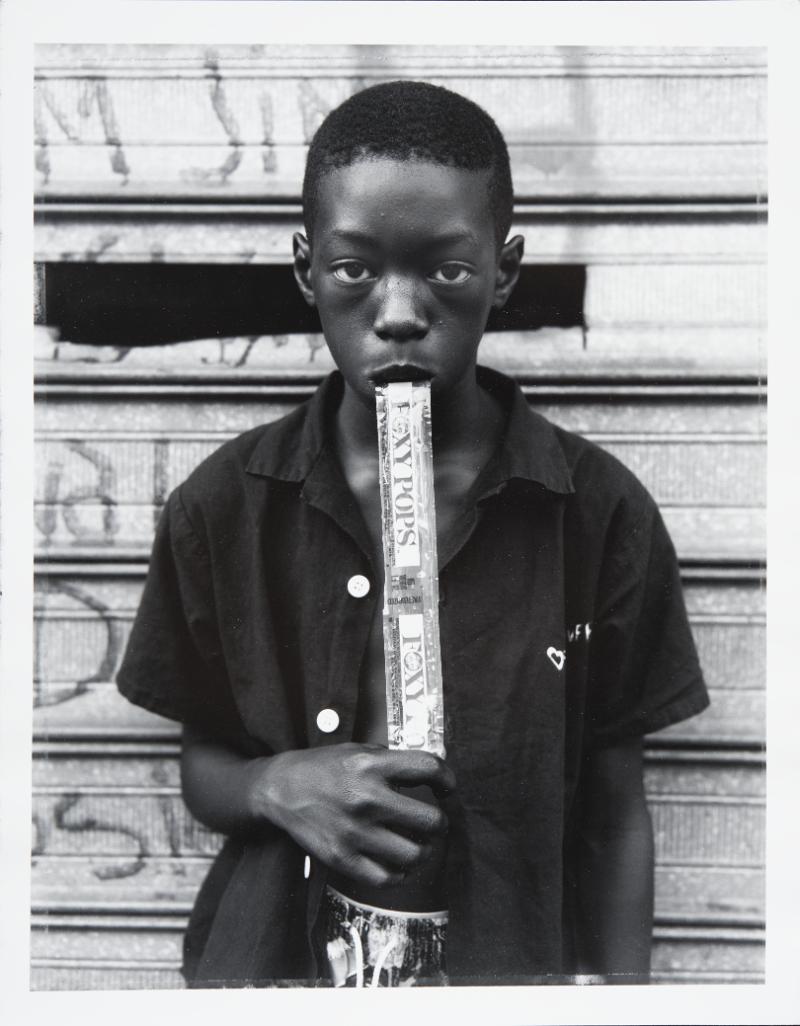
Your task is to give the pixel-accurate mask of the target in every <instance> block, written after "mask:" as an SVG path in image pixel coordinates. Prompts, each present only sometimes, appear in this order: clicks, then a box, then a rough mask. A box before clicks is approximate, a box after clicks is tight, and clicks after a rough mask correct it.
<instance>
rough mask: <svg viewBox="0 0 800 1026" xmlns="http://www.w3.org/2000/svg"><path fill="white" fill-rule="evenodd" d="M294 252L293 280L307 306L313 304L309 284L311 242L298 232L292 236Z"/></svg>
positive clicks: (313, 300)
mask: <svg viewBox="0 0 800 1026" xmlns="http://www.w3.org/2000/svg"><path fill="white" fill-rule="evenodd" d="M292 249H293V252H294V280H295V281H296V282H297V286H298V288H299V289H300V291H301V292H302V294H303V299H305V301H306V302H307V303H308V305H309V306H314V305H315V303H316V300H315V299H314V289H313V287H312V285H311V243H310V242H309V241H308V239H307V238H306V237H305V235H301V234H300V232H295V233H294V235H293V236H292Z"/></svg>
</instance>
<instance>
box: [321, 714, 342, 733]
mask: <svg viewBox="0 0 800 1026" xmlns="http://www.w3.org/2000/svg"><path fill="white" fill-rule="evenodd" d="M317 726H318V727H319V729H320V730H321V731H322V733H323V734H332V733H333V732H334V730H336V728H337V727H338V726H339V714H338V713H337V712H336V710H335V709H322V710H321V712H320V713H319V715H318V716H317Z"/></svg>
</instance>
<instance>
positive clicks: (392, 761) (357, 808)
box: [248, 742, 455, 887]
mask: <svg viewBox="0 0 800 1026" xmlns="http://www.w3.org/2000/svg"><path fill="white" fill-rule="evenodd" d="M252 770H253V773H252V777H251V786H250V788H249V795H248V804H249V805H250V808H251V810H252V813H253V814H254V815H256V816H261V817H265V818H267V819H269V820H271V821H272V822H273V823H275V824H276V825H277V826H279V827H281V828H282V829H283V830H285V831H286V832H287V833H289V834H290V835H291V836H292V837H293V838H294V840H295V841H296V842H297V843H298V844H299V845H300V846H301V847H302V848H303V849H305V851H307V852H309V853H310V854H312V855H313V856H315V857H316V858H317V859H319V860H320V862H323V863H324V864H325V865H326V866H328V867H329V868H331V869H333V870H335V871H336V872H338V873H341V874H343V875H345V876H348V877H350V878H351V879H352V880H355V881H358V882H359V883H363V884H370V885H372V886H379V887H380V886H384V885H387V884H396V883H400V882H401V881H402V880H403V877H404V874H405V871H406V870H408V869H410V868H411V867H412V866H414V865H417V864H418V863H420V862H422V861H424V860H425V858H426V857H427V856H428V855H429V853H430V849H429V846H428V845H427V844H426V841H427V840H428V839H429V838H430V837H431V836H432V835H434V834H437V833H440V832H443V831H444V830H445V829H446V827H447V819H446V817H445V815H444V813H443V812H442V810H441V809H440V808H439V807H438V806H436V805H430V804H428V803H427V802H423V801H419V800H417V799H415V798H411V797H409V796H407V795H404V794H401V793H399V792H398V790H397V788H396V786H395V785H398V784H403V785H407V786H414V785H419V784H427V785H428V786H429V787H430V788H431V789H432V790H433V792H434V793H435V794H436V795H437V796H439V797H442V796H444V795H445V794H447V793H448V792H450V791H452V790H453V788H454V787H455V778H454V776H453V772H452V770H451V769H450V768H449V767H448V766H447V765H446V764H445V763H444V762H443V761H442V760H441V759H439V758H438V757H437V756H435V755H431V754H430V753H429V752H410V751H390V750H388V749H386V748H382V747H381V746H379V745H362V744H355V743H352V742H349V743H347V744H341V745H327V746H325V747H324V748H315V749H310V750H303V751H293V752H283V753H281V754H280V755H275V756H272V757H271V758H270V759H268V760H264V761H263V762H261V760H256V763H255V764H253V766H252Z"/></svg>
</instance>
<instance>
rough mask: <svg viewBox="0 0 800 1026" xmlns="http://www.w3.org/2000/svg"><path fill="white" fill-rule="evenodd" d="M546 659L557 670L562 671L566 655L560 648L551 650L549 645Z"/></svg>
mask: <svg viewBox="0 0 800 1026" xmlns="http://www.w3.org/2000/svg"><path fill="white" fill-rule="evenodd" d="M547 658H548V659H549V660H550V662H551V663H552V664H553V666H555V668H556V669H557V670H563V669H564V663H565V662H566V660H567V654H566V652H562V651H561V649H560V648H553V646H552V645H551V646H550V648H548V650H547Z"/></svg>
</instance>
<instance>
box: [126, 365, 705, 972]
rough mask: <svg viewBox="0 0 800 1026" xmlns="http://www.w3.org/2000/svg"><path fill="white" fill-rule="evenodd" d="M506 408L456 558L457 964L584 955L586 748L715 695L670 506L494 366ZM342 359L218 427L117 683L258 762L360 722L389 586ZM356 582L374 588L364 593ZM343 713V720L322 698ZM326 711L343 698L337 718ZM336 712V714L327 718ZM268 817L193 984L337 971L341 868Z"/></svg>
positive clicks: (340, 735) (533, 965)
mask: <svg viewBox="0 0 800 1026" xmlns="http://www.w3.org/2000/svg"><path fill="white" fill-rule="evenodd" d="M478 374H479V382H480V384H481V385H482V387H484V388H486V389H488V390H489V391H491V392H492V394H493V395H495V396H496V397H497V399H498V400H499V401H500V402H501V403H502V404H503V406H504V408H505V409H506V411H507V423H506V429H505V433H504V435H503V438H502V441H501V443H500V444H499V446H498V448H497V450H496V452H495V454H494V456H493V457H492V458H491V459H490V461H489V463H488V464H487V466H486V467H485V468H484V470H483V471H482V473H481V474H480V475H479V478H478V480H477V481H476V483H475V486H474V487H473V490H472V493H471V496H470V497H469V501H468V502H467V503H466V504H465V508H464V512H463V516H462V517H461V520H460V521H459V522H458V524H457V525H456V528H455V529H454V531H453V534H452V537H451V538H450V539H448V543H447V545H446V546H445V547H444V550H443V551H440V553H439V559H440V600H441V608H440V629H441V644H442V664H443V674H444V702H445V744H446V748H447V761H448V763H449V764H450V765H451V766H452V768H453V770H454V773H455V777H456V780H457V782H458V787H457V791H456V793H455V794H454V795H453V796H451V797H450V798H448V799H447V800H446V804H445V809H446V812H447V815H448V821H449V832H448V845H447V857H446V878H447V892H448V906H449V927H448V950H447V964H448V973H449V976H450V979H451V980H452V981H453V982H455V983H457V982H460V981H464V982H465V981H480V982H500V983H503V982H521V981H533V980H537V979H546V978H554V979H556V978H558V976H559V974H562V973H566V972H569V971H571V970H572V968H573V967H572V965H571V958H572V953H573V952H574V949H575V929H576V925H575V917H574V916H573V915H572V911H571V904H572V899H571V894H572V888H571V884H570V865H571V862H570V860H571V851H572V847H571V838H572V835H573V831H574V826H575V823H576V810H577V809H578V807H579V805H580V798H581V785H582V778H581V771H582V767H583V765H584V764H585V757H586V755H587V753H588V752H590V751H591V750H592V749H593V748H597V747H600V746H609V745H614V744H616V743H619V742H622V741H624V740H626V739H630V738H632V737H636V736H640V735H643V734H645V733H649V732H651V731H655V730H658V729H660V728H662V727H666V726H667V725H669V724H671V723H673V722H676V721H678V720H681V719H683V718H685V717H688V716H691V715H693V714H695V713H697V712H699V711H700V710H702V709H703V708H704V707H705V706H706V705H707V704H708V697H707V694H706V689H705V686H704V684H703V680H702V675H701V671H700V668H699V665H698V660H697V655H696V651H695V647H694V643H693V641H692V637H691V633H690V629H689V626H688V622H687V617H686V611H685V607H684V603H683V597H682V592H681V584H680V579H679V572H678V565H677V560H676V556H675V552H674V549H673V546H672V543H671V542H670V539H669V536H668V534H667V531H666V529H665V527H664V524H663V521H662V519H661V516H660V514H659V511H658V509H657V507H656V504H655V502H654V501H653V499H652V498H651V497H650V495H649V494H648V493H647V491H646V490H645V488H644V487H643V486H642V485H641V484H640V483H639V481H638V480H637V479H636V478H635V477H634V475H633V474H632V473H631V472H630V471H629V470H627V469H626V468H625V467H624V466H623V465H622V464H621V463H620V462H619V461H618V460H616V459H615V458H614V457H612V456H611V455H610V454H608V453H606V452H604V451H603V450H602V449H600V448H599V447H597V446H596V445H594V444H592V443H591V442H588V441H586V440H585V439H583V438H580V437H579V436H577V435H574V434H571V433H569V432H567V431H564V430H562V429H560V428H558V427H555V426H554V425H552V424H550V423H549V422H548V421H547V420H545V419H544V418H543V417H541V416H539V415H538V414H536V413H535V412H534V411H533V410H532V409H531V408H530V407H529V405H528V403H527V402H526V400H525V397H524V396H523V394H522V392H521V391H520V389H519V388H518V386H517V385H516V384H515V383H514V382H512V381H511V380H510V379H508V378H506V377H504V376H503V375H500V374H498V373H496V372H493V371H489V370H487V369H485V368H479V370H478ZM342 388H343V383H342V379H341V376H340V375H339V374H338V373H334V374H333V375H331V376H330V377H329V378H328V379H327V380H326V381H325V382H324V383H323V384H322V386H321V387H320V388H319V390H318V391H317V393H316V394H315V395H314V397H313V398H312V399H311V400H310V401H309V402H307V403H304V404H303V405H302V406H300V407H298V408H297V409H296V410H294V411H293V412H292V413H290V414H289V415H288V416H287V417H284V418H283V419H281V420H279V421H277V422H275V423H272V424H269V425H266V426H261V427H258V428H256V429H255V430H252V431H250V432H247V433H246V434H243V435H241V436H239V437H238V438H236V439H234V440H233V441H231V442H228V443H226V444H225V445H223V446H222V447H221V448H220V449H219V450H217V452H215V453H214V454H213V455H212V456H210V457H209V458H208V459H207V460H205V462H203V463H202V464H201V465H200V466H199V467H198V468H197V469H196V470H195V471H194V472H193V473H192V474H191V476H190V477H189V478H188V479H187V480H186V481H185V482H184V484H182V485H181V486H180V487H179V488H177V489H176V490H175V491H174V492H173V493H172V495H171V496H170V498H169V500H168V502H167V505H166V508H165V510H164V512H163V515H162V517H161V520H160V524H159V527H158V530H157V533H156V539H155V543H154V547H153V553H152V558H151V562H150V568H149V573H148V577H147V582H146V585H145V589H144V594H143V596H142V600H141V605H140V608H139V612H138V615H137V617H136V621H135V623H134V626H133V630H132V634H131V638H130V642H129V645H128V648H127V652H126V655H125V659H124V661H123V665H122V668H121V670H120V672H119V676H118V685H119V688H120V690H121V691H122V693H123V694H124V695H126V696H127V697H128V698H129V699H130V700H131V701H133V702H135V703H137V704H139V705H142V706H144V707H146V708H148V709H151V710H153V711H154V712H156V713H160V714H161V715H164V716H168V717H171V718H173V719H176V720H179V721H181V722H183V723H187V724H192V725H194V726H196V727H198V728H200V729H202V730H204V731H206V732H210V733H211V734H212V735H214V736H216V737H218V738H219V739H220V741H223V742H224V743H226V744H228V745H230V746H231V747H233V748H235V749H236V750H237V751H239V752H241V753H242V754H244V755H247V756H258V755H269V754H271V753H276V752H281V751H285V750H290V749H297V748H305V747H316V746H319V745H328V744H337V743H340V742H344V741H349V740H351V739H352V733H353V727H354V721H355V716H356V706H357V702H358V679H359V667H360V665H361V662H362V658H363V656H364V654H365V651H366V647H367V641H368V635H369V630H370V625H371V623H372V619H373V615H374V613H375V611H376V604H377V603H379V602H381V595H380V594H379V590H380V589H379V588H378V587H372V588H371V589H370V590H369V592H368V593H367V594H366V595H359V596H355V595H352V594H351V593H350V591H349V590H348V587H347V585H348V581H349V580H350V578H351V577H352V576H354V575H356V574H360V575H363V576H365V577H366V578H367V579H368V580H369V581H370V582H377V581H378V580H379V579H380V576H379V573H378V568H377V567H375V566H373V564H372V561H371V560H372V557H371V554H370V553H371V545H370V542H369V537H368V534H367V529H366V526H365V525H364V522H363V519H362V516H361V514H360V511H359V508H358V506H357V504H356V501H355V499H354V497H353V495H352V493H351V492H350V490H349V488H348V486H347V484H346V482H345V479H344V476H343V474H342V471H341V468H340V465H339V462H338V459H337V456H336V453H335V451H334V448H333V443H332V438H333V433H332V430H331V425H332V418H333V416H334V414H335V411H336V408H337V406H338V403H339V401H340V398H341V395H342ZM356 590H358V589H356ZM323 709H330V710H333V711H334V712H335V713H336V714H337V716H338V727H337V728H336V729H335V730H334V731H333V732H324V731H323V730H321V729H320V727H319V726H318V723H317V717H318V714H319V713H320V711H321V710H323ZM329 719H330V717H329ZM325 725H326V726H330V722H328V723H326V724H325ZM304 854H305V853H304V852H303V851H302V850H301V849H300V848H299V847H297V846H296V845H295V844H294V842H293V841H292V840H291V839H290V838H289V837H288V836H287V835H286V834H284V833H283V832H281V831H279V830H278V829H277V828H275V827H272V826H270V825H266V826H264V827H263V828H260V829H258V830H256V831H252V832H250V833H248V834H244V835H242V836H234V837H230V838H228V839H227V841H226V843H225V845H224V847H223V849H222V851H221V853H220V854H219V856H218V857H217V860H216V862H215V863H214V865H213V867H212V869H211V871H210V873H209V875H208V877H207V879H206V881H205V883H204V885H203V887H202V888H201V891H200V894H199V896H198V899H197V902H196V905H195V908H194V911H193V914H192V918H191V921H190V926H189V930H188V933H187V937H186V942H185V965H184V972H185V974H186V976H187V979H188V980H189V981H190V983H192V984H193V985H198V986H213V985H215V984H216V985H220V984H224V985H236V984H259V983H267V982H270V981H276V980H289V979H314V978H315V977H316V976H320V977H322V976H323V970H322V968H319V969H318V968H317V967H318V966H320V967H321V966H322V961H321V955H322V952H321V949H320V947H319V942H318V940H317V936H318V930H317V928H316V925H317V912H318V907H319V900H320V897H321V893H322V890H323V888H324V884H325V877H326V871H325V869H324V867H322V866H320V865H317V864H314V865H313V868H312V871H311V874H310V877H309V878H308V879H306V878H305V876H304Z"/></svg>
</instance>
